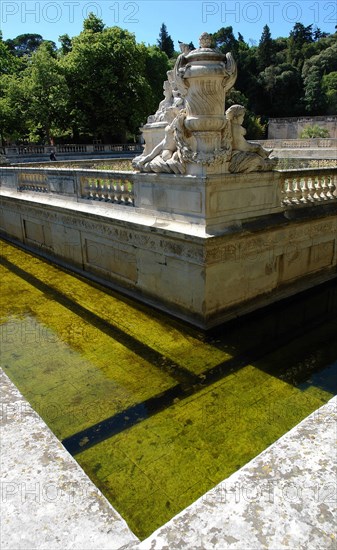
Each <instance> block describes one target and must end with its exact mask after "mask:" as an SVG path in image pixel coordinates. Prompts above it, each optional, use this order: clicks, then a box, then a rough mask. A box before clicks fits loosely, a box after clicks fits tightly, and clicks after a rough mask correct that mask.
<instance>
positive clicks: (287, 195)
mask: <svg viewBox="0 0 337 550" xmlns="http://www.w3.org/2000/svg"><path fill="white" fill-rule="evenodd" d="M280 174H281V193H282V205H283V206H285V207H289V206H300V205H302V206H310V205H312V204H313V203H319V202H324V201H326V202H327V201H330V200H336V199H337V168H322V169H307V170H306V169H303V170H282V171H280Z"/></svg>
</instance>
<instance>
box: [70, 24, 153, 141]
mask: <svg viewBox="0 0 337 550" xmlns="http://www.w3.org/2000/svg"><path fill="white" fill-rule="evenodd" d="M146 57H147V56H146V48H145V47H144V45H139V44H137V43H136V41H135V37H134V35H133V34H131V33H130V32H128V31H126V30H123V29H121V28H119V27H107V28H104V29H103V30H102V31H101V32H94V33H93V32H92V30H91V29H87V30H83V31H82V32H81V34H80V35H79V36H77V37H74V38H73V40H72V50H71V51H70V52H69V53H68V54H67V55H66V56H64V57H62V58H61V63H62V66H63V67H64V69H65V71H66V75H67V81H68V86H69V90H70V97H69V102H70V105H69V108H70V111H71V116H72V126H73V128H74V130H76V132H78V133H79V134H82V135H87V136H92V137H94V136H95V137H97V138H100V139H103V140H105V141H108V140H109V141H110V140H112V139H116V140H118V141H120V140H125V139H126V134H127V132H130V133H132V134H134V133H136V132H138V128H139V126H140V125H141V124H142V123H143V122H144V120H146V117H147V116H148V115H149V114H150V112H151V108H150V104H151V101H152V100H153V99H152V98H153V96H152V91H151V88H150V86H149V84H148V82H147V80H146V78H145V71H146Z"/></svg>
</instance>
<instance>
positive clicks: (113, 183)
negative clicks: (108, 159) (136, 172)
mask: <svg viewBox="0 0 337 550" xmlns="http://www.w3.org/2000/svg"><path fill="white" fill-rule="evenodd" d="M81 197H82V198H83V199H89V200H97V201H104V202H107V203H109V202H110V203H115V204H121V205H125V206H134V192H133V182H132V181H131V179H130V177H121V175H120V174H118V176H107V177H103V176H100V177H89V176H81Z"/></svg>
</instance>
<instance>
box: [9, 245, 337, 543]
mask: <svg viewBox="0 0 337 550" xmlns="http://www.w3.org/2000/svg"><path fill="white" fill-rule="evenodd" d="M1 255H2V258H3V259H4V261H3V265H1V266H0V270H1V271H0V275H1V283H2V284H1V305H2V316H1V323H2V325H1V342H2V354H1V360H2V366H3V368H4V369H5V371H6V372H7V374H8V375H9V376H10V378H11V379H12V380H13V381H14V382H15V383H16V385H17V386H18V387H19V389H20V390H21V392H22V393H23V394H24V395H25V396H26V398H27V399H28V400H29V401H30V402H31V404H32V405H33V406H34V408H35V409H36V410H37V411H38V412H39V413H40V414H41V416H42V417H43V418H44V419H45V420H46V422H47V423H48V425H49V426H50V427H51V429H52V430H53V431H54V432H55V433H56V434H57V435H58V437H60V439H64V438H66V437H68V436H71V435H73V434H76V433H77V432H79V431H81V430H83V429H85V428H88V427H91V426H93V425H94V424H96V423H98V422H101V421H103V420H104V419H106V418H108V417H110V416H113V415H115V414H117V413H119V412H121V411H126V412H125V414H127V409H128V407H131V406H132V405H134V404H137V403H142V402H144V400H146V399H148V398H151V397H154V396H156V395H158V394H160V393H161V392H164V391H166V390H170V389H172V388H173V387H174V386H176V385H177V384H178V381H177V377H176V373H175V372H174V369H173V371H169V372H168V371H167V369H165V363H166V360H167V359H170V360H172V361H174V362H175V364H176V366H177V367H178V368H181V369H185V370H186V371H189V372H190V373H193V374H197V375H201V376H200V378H199V383H197V384H196V385H195V387H194V389H193V392H190V393H188V394H186V397H185V398H180V399H178V398H177V399H175V400H174V402H173V404H172V403H171V404H168V405H167V407H166V408H165V409H164V410H162V411H161V412H157V414H154V415H153V416H150V417H149V418H145V419H143V420H142V421H141V422H139V423H136V424H134V425H133V426H132V427H130V428H129V429H126V430H124V431H121V432H120V433H117V434H116V435H114V436H110V437H108V439H106V440H105V441H103V442H100V443H97V444H96V445H94V446H93V447H91V448H89V449H87V450H84V451H82V452H81V453H79V454H77V455H76V459H77V460H78V462H79V463H80V464H81V466H82V467H83V468H84V470H85V471H86V472H87V473H88V475H89V476H90V477H91V478H92V479H93V480H94V481H95V483H96V484H97V485H98V486H99V488H100V489H101V490H102V492H103V493H104V494H105V495H106V497H107V498H108V499H109V500H110V501H111V503H112V504H113V505H114V506H115V507H116V508H117V509H118V511H119V512H120V513H121V514H122V515H123V517H124V518H125V519H126V520H127V522H128V523H129V525H130V527H131V528H132V529H133V530H134V532H135V533H136V534H137V535H138V536H139V537H141V538H143V537H146V536H147V535H149V534H150V533H151V532H152V531H154V529H156V528H157V527H159V526H160V525H162V524H163V523H164V522H166V521H167V520H169V519H170V518H171V517H172V516H174V515H175V514H176V513H178V512H179V511H180V510H182V509H183V508H185V507H186V506H187V505H188V504H190V503H191V502H193V501H194V500H195V499H196V498H198V497H199V496H201V495H202V494H203V493H205V492H206V491H207V490H208V489H210V488H211V487H213V486H214V485H215V484H216V483H218V482H219V481H221V480H223V479H225V478H226V477H228V476H229V475H230V474H231V473H233V472H235V471H236V470H237V469H238V468H240V467H241V466H243V465H244V464H245V463H247V462H248V461H249V460H250V459H251V458H253V457H254V456H256V455H257V454H258V453H260V452H261V451H262V450H264V449H265V448H266V447H267V446H268V445H270V444H271V443H273V442H274V441H275V440H276V439H278V438H279V437H280V436H281V435H282V434H284V433H285V432H286V431H288V430H289V429H290V428H292V427H293V426H294V425H296V424H297V423H298V422H299V421H301V420H302V419H303V418H304V417H305V416H307V415H308V414H309V413H311V412H312V411H313V410H315V409H317V408H318V407H319V406H321V404H322V403H325V402H327V401H328V400H329V399H330V397H331V396H332V391H331V390H330V389H329V388H323V386H322V387H321V386H320V385H319V384H318V383H317V385H315V382H309V381H308V380H309V378H310V376H311V375H312V374H313V373H314V372H315V371H317V369H319V368H322V367H324V366H327V365H329V364H331V363H333V362H334V361H336V358H337V342H336V338H335V335H336V329H337V320H336V316H335V317H333V315H331V316H330V317H329V318H328V319H326V318H325V311H326V309H327V305H326V304H327V299H325V300H323V299H322V298H321V296H320V295H313V296H312V298H311V299H310V301H308V303H305V304H304V306H303V305H302V306H301V307H299V306H298V305H296V302H293V303H290V304H288V305H287V306H286V307H285V306H284V308H283V309H282V308H280V307H278V309H277V311H276V313H275V312H274V313H273V312H270V310H269V312H266V313H265V314H263V315H260V316H259V317H258V318H252V320H251V321H249V320H248V321H247V320H246V321H243V320H242V321H240V322H239V323H237V324H235V323H234V325H231V326H230V325H226V327H225V328H220V329H217V330H216V331H214V332H213V333H212V334H211V335H208V336H205V335H203V334H200V333H199V332H198V331H194V330H192V329H190V328H188V327H186V326H184V325H183V324H181V323H179V322H175V321H172V320H171V319H169V318H166V317H165V316H164V315H162V314H160V313H157V312H154V311H153V310H152V309H150V308H146V307H145V306H138V305H136V304H135V303H134V302H132V301H131V300H128V299H125V298H123V299H122V298H121V297H119V296H118V295H117V294H116V293H113V292H104V291H103V290H102V289H101V288H100V287H99V286H98V285H93V284H91V283H89V282H87V281H85V280H83V279H82V278H80V277H77V276H75V275H73V274H70V273H68V272H66V271H63V270H62V269H60V268H58V267H56V266H52V265H50V264H49V263H48V262H45V261H44V260H42V259H38V258H36V257H34V256H32V255H31V254H28V253H25V252H23V251H22V250H19V249H17V248H15V247H13V246H11V245H8V244H7V243H3V244H2V249H1ZM334 296H336V293H335V294H334ZM334 304H335V306H336V301H334V302H333V303H332V304H331V306H330V305H329V307H331V310H332V309H333V307H335V306H334ZM297 309H298V311H297ZM335 309H336V307H335ZM87 312H88V314H87ZM82 313H83V315H82ZM308 319H309V320H313V321H314V322H315V323H316V325H315V326H314V325H313V326H310V328H309V329H307V331H306V332H305V333H304V334H301V333H298V330H299V329H301V327H302V324H305V322H306V321H307V320H308ZM320 319H321V321H320ZM95 320H96V321H97V322H95ZM101 321H102V322H101ZM316 321H317V322H316ZM104 323H105V324H104ZM106 327H108V328H106ZM109 327H110V328H111V330H110V329H109ZM109 330H110V332H109ZM292 331H293V337H291V336H290V337H289V334H288V333H290V335H291V334H292ZM285 333H287V334H288V336H287V338H286V339H285V340H284V342H283V334H285ZM265 335H266V336H265ZM264 338H265V340H264ZM273 338H275V339H276V340H275V341H276V342H277V345H276V346H274V349H273V346H271V348H270V349H269V347H268V346H269V344H270V341H272V340H273ZM264 341H265V346H266V349H265V351H263V350H262V349H260V350H259V353H258V354H257V357H258V358H256V359H255V360H254V361H248V359H247V361H246V364H243V365H241V368H236V369H234V370H232V371H231V370H230V368H229V367H228V368H227V363H228V362H229V363H228V365H230V361H231V359H232V358H234V359H235V358H236V357H238V356H241V355H242V354H244V353H245V352H246V351H247V350H248V351H249V350H250V349H251V348H254V346H255V347H256V346H257V347H259V346H260V347H261V346H263V342H264ZM128 343H130V346H128ZM145 344H146V346H147V349H148V351H149V356H148V357H147V356H146V349H145V348H144V345H145ZM142 346H143V347H142ZM144 350H145V351H144ZM151 350H154V351H156V352H157V353H158V354H159V355H158V356H156V359H155V361H153V356H152V355H151ZM268 350H269V351H268ZM240 354H241V355H240ZM248 357H249V354H248ZM161 363H162V364H161ZM221 364H223V365H224V369H223V371H222V374H221V376H220V377H219V378H216V377H215V378H214V380H213V381H212V379H207V377H209V376H210V373H211V370H210V369H212V367H217V366H219V365H221ZM312 378H313V379H314V378H315V376H312ZM203 380H205V385H203Z"/></svg>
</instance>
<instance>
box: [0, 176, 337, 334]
mask: <svg viewBox="0 0 337 550" xmlns="http://www.w3.org/2000/svg"><path fill="white" fill-rule="evenodd" d="M3 170H4V171H5V169H3ZM10 171H11V169H7V175H8V174H9V173H10ZM316 172H317V174H318V173H319V171H316ZM320 172H321V173H322V174H323V176H322V177H321V180H320V182H319V178H317V175H316V177H315V176H314V172H313V171H312V170H308V171H305V170H304V171H301V172H300V171H297V172H296V171H289V172H287V171H285V172H279V173H277V172H275V173H274V174H269V179H268V178H267V175H266V174H248V175H245V178H243V177H242V175H241V176H240V175H234V176H233V175H228V176H224V177H223V178H222V179H221V181H220V180H219V181H218V182H217V181H215V180H214V181H213V180H212V178H211V179H209V178H208V179H204V180H203V179H202V178H193V177H191V178H186V179H185V187H184V186H183V188H182V189H180V187H181V183H182V182H181V181H180V178H179V177H175V176H170V175H168V176H166V178H165V177H164V175H161V176H160V178H161V180H162V181H161V184H162V185H159V183H160V182H159V180H158V178H156V183H157V185H154V181H153V182H152V179H154V178H149V177H148V175H146V174H141V175H138V176H137V178H136V180H137V181H135V183H134V186H135V201H136V203H137V204H138V205H139V206H138V207H130V206H123V205H117V204H116V205H115V204H104V202H101V201H100V202H95V201H93V200H89V201H88V200H85V199H84V200H78V201H74V200H72V201H71V200H69V199H68V198H67V197H63V198H58V197H57V196H55V195H52V194H50V193H47V192H32V191H24V192H20V191H16V190H14V189H13V188H10V187H7V188H3V189H2V197H1V203H0V230H1V233H2V235H3V236H5V237H7V238H10V239H14V240H15V241H17V242H19V243H21V244H22V245H23V246H24V247H27V248H29V249H31V250H33V251H36V252H37V253H38V254H42V255H44V256H46V257H47V258H50V259H52V260H54V261H57V262H60V263H61V264H63V265H66V266H67V267H69V268H70V269H73V270H75V271H76V270H78V271H79V272H80V273H83V274H84V275H87V276H88V277H89V278H95V279H97V278H98V280H100V281H101V282H103V283H104V284H106V285H108V286H111V287H112V288H115V289H117V290H120V291H122V292H124V293H127V294H128V295H131V296H133V297H135V298H137V299H139V300H142V301H144V302H146V303H149V304H151V305H154V306H156V307H158V308H160V309H163V310H164V311H168V312H170V313H172V314H173V315H176V316H178V317H180V318H182V319H185V320H187V321H189V322H191V323H192V324H194V325H196V326H199V327H201V328H204V329H206V328H210V327H212V326H214V325H217V324H219V323H221V322H223V321H225V320H228V319H231V318H233V317H237V316H239V315H242V314H244V313H247V312H249V311H252V310H254V309H257V308H259V307H263V306H265V305H267V304H269V303H273V302H274V301H276V300H279V299H282V298H284V297H287V296H289V295H292V294H294V293H296V292H299V291H301V290H304V289H306V288H310V287H311V286H314V285H315V284H318V283H320V282H323V281H326V280H329V279H331V278H333V277H336V276H337V195H336V189H337V188H336V185H335V183H334V181H333V179H331V176H329V177H328V172H326V171H324V170H321V171H320ZM324 174H326V175H324ZM154 176H155V175H154ZM300 181H302V184H301V186H300V185H299V182H300ZM170 182H171V185H170ZM303 182H304V183H303ZM194 184H197V185H196V187H195V186H194ZM7 185H8V181H7ZM138 194H140V197H142V199H140V197H139V196H138ZM192 195H193V197H194V199H193V200H192ZM179 197H180V198H179ZM184 197H185V198H184ZM142 201H143V202H142ZM170 201H171V205H170ZM186 210H187V211H188V213H187V212H186ZM184 211H185V214H183V212H184Z"/></svg>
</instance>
